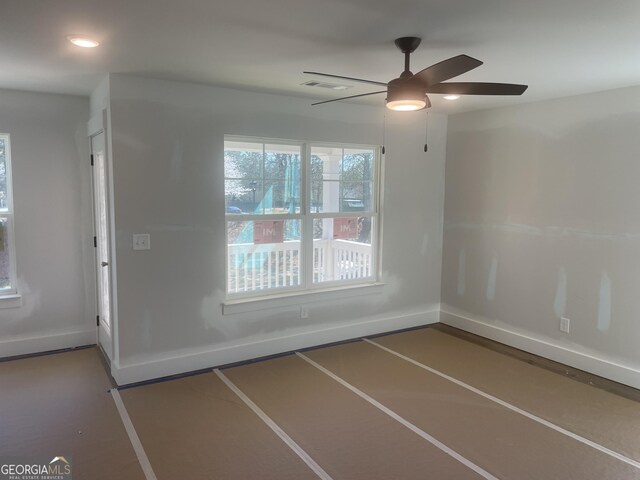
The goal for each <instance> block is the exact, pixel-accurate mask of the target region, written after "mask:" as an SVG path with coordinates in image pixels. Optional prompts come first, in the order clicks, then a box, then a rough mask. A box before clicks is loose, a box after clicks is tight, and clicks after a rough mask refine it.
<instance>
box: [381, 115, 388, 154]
mask: <svg viewBox="0 0 640 480" xmlns="http://www.w3.org/2000/svg"><path fill="white" fill-rule="evenodd" d="M386 134H387V109H386V108H383V109H382V155H384V154H385V150H386V149H385V148H384V144H385V143H386Z"/></svg>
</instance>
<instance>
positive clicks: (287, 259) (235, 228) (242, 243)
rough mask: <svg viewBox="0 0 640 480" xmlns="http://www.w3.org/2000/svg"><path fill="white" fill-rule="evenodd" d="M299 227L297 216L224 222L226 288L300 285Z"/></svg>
mask: <svg viewBox="0 0 640 480" xmlns="http://www.w3.org/2000/svg"><path fill="white" fill-rule="evenodd" d="M301 228H302V225H301V222H300V220H269V221H255V222H252V221H237V222H227V288H228V292H229V293H246V292H254V291H259V290H266V289H277V288H286V287H289V288H290V287H297V286H299V285H300V284H301V282H302V272H301V253H300V248H301V242H300V239H301Z"/></svg>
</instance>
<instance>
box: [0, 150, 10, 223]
mask: <svg viewBox="0 0 640 480" xmlns="http://www.w3.org/2000/svg"><path fill="white" fill-rule="evenodd" d="M5 149H6V142H5V139H4V138H3V137H0V211H5V212H6V211H7V210H8V209H9V205H8V199H7V195H8V194H9V192H8V191H7V157H6V152H5Z"/></svg>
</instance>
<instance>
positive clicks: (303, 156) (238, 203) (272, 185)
mask: <svg viewBox="0 0 640 480" xmlns="http://www.w3.org/2000/svg"><path fill="white" fill-rule="evenodd" d="M224 170H225V207H226V223H227V225H226V228H227V230H226V232H227V294H228V296H229V297H236V296H257V295H266V294H271V293H280V292H286V291H299V290H310V289H314V288H326V287H333V286H338V285H346V284H358V283H373V282H375V281H376V280H377V273H376V272H377V254H378V252H377V241H376V239H377V232H378V231H379V228H378V224H379V221H380V217H379V209H378V191H379V188H378V184H379V180H378V179H379V173H378V172H379V155H378V149H377V147H356V146H348V145H325V144H315V143H296V142H287V141H263V140H258V139H246V138H237V137H227V138H225V149H224Z"/></svg>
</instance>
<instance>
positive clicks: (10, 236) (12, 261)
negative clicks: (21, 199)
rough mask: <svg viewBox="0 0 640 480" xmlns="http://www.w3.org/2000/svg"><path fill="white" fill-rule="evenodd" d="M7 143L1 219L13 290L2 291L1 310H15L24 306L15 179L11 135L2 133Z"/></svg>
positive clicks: (0, 292) (0, 297)
mask: <svg viewBox="0 0 640 480" xmlns="http://www.w3.org/2000/svg"><path fill="white" fill-rule="evenodd" d="M0 137H2V138H3V139H4V141H5V165H6V175H7V211H6V212H4V211H3V212H0V217H1V218H6V219H7V242H8V244H9V279H10V282H11V288H9V289H4V290H0V308H14V307H19V306H21V305H22V298H21V297H20V295H18V287H17V273H16V272H17V269H16V242H15V233H14V232H15V213H14V208H13V177H12V169H11V135H9V134H8V133H0Z"/></svg>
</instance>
